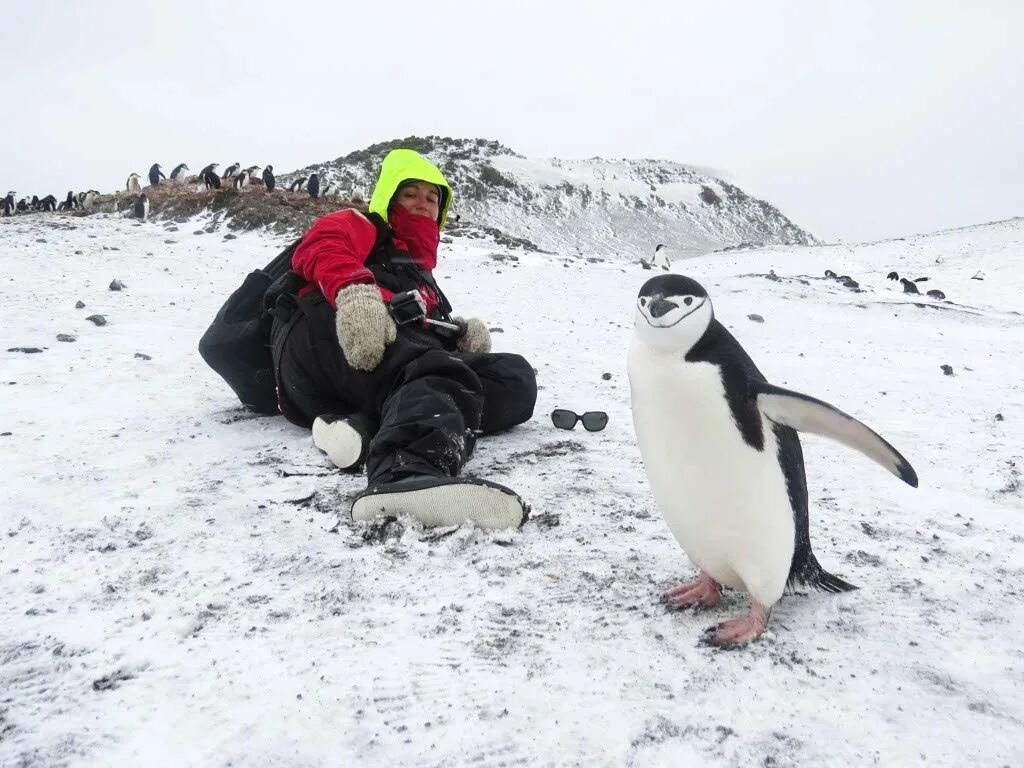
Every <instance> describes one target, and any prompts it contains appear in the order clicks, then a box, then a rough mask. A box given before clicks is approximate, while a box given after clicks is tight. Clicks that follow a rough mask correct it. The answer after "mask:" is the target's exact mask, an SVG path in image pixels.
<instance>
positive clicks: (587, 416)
mask: <svg viewBox="0 0 1024 768" xmlns="http://www.w3.org/2000/svg"><path fill="white" fill-rule="evenodd" d="M583 426H584V427H585V428H586V429H587V430H588V431H590V432H600V431H601V430H602V429H604V428H605V427H606V426H608V414H607V413H605V412H604V411H587V412H586V413H584V414H583Z"/></svg>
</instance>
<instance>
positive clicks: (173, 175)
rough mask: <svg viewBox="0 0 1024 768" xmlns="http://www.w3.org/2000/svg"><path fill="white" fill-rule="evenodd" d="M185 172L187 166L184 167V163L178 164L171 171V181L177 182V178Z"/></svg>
mask: <svg viewBox="0 0 1024 768" xmlns="http://www.w3.org/2000/svg"><path fill="white" fill-rule="evenodd" d="M187 170H188V166H187V165H185V163H178V164H177V165H176V166H174V170H173V171H171V181H177V180H178V176H180V175H181V172H182V171H187Z"/></svg>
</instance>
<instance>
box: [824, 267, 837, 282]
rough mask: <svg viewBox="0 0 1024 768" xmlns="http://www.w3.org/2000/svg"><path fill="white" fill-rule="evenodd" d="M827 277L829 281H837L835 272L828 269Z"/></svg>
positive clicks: (826, 271)
mask: <svg viewBox="0 0 1024 768" xmlns="http://www.w3.org/2000/svg"><path fill="white" fill-rule="evenodd" d="M825 277H827V278H828V279H829V280H835V279H836V273H835V272H833V271H832V270H831V269H826V270H825Z"/></svg>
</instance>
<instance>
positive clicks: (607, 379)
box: [601, 371, 612, 381]
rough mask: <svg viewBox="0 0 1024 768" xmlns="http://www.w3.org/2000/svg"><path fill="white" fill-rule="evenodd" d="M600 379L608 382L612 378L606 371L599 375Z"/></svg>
mask: <svg viewBox="0 0 1024 768" xmlns="http://www.w3.org/2000/svg"><path fill="white" fill-rule="evenodd" d="M601 378H602V379H604V380H605V381H610V380H611V378H612V375H611V374H610V373H608V372H607V371H605V372H604V373H602V374H601Z"/></svg>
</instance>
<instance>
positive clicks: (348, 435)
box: [313, 416, 363, 471]
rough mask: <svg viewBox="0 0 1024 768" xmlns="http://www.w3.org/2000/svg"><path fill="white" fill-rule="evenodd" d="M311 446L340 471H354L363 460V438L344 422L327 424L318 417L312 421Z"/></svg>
mask: <svg viewBox="0 0 1024 768" xmlns="http://www.w3.org/2000/svg"><path fill="white" fill-rule="evenodd" d="M313 445H315V446H316V447H317V448H319V449H320V450H321V451H323V452H324V453H326V454H327V458H329V459H330V460H331V463H332V464H334V466H336V467H337V468H338V469H341V470H345V471H348V470H351V469H355V468H356V467H358V466H359V464H360V462H361V461H362V458H363V436H362V435H361V434H359V431H358V430H357V429H355V428H354V427H353V426H351V425H350V424H348V423H347V422H345V421H334V422H330V423H328V422H326V421H324V420H323V419H321V418H320V417H319V416H318V417H317V418H316V419H315V420H314V421H313Z"/></svg>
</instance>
